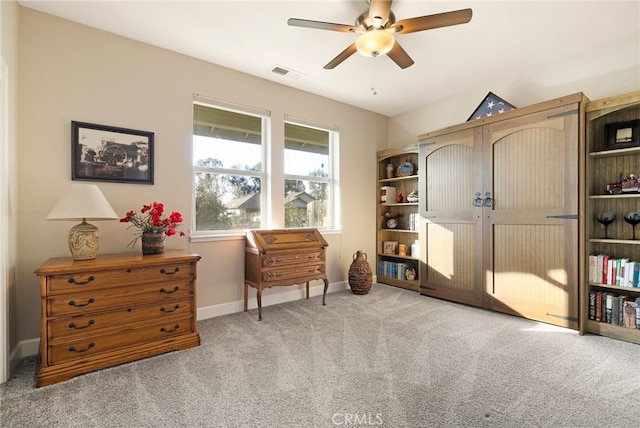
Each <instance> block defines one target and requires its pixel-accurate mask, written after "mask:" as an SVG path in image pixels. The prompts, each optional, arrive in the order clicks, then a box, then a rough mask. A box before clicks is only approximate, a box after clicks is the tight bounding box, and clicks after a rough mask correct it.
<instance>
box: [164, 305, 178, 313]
mask: <svg viewBox="0 0 640 428" xmlns="http://www.w3.org/2000/svg"><path fill="white" fill-rule="evenodd" d="M178 309H180V305H175V306H174V307H173V309H167V308H165V307H164V306H163V307H161V308H160V312H165V313H167V314H170V313H171V312H175V311H177V310H178Z"/></svg>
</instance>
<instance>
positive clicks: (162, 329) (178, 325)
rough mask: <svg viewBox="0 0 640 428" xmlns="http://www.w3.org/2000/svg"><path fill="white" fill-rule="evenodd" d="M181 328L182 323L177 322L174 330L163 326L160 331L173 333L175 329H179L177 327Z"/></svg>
mask: <svg viewBox="0 0 640 428" xmlns="http://www.w3.org/2000/svg"><path fill="white" fill-rule="evenodd" d="M179 328H180V324H176V325H175V326H174V327H173V330H167V329H166V328H164V327H162V328H161V329H160V331H161V332H163V333H173V332H174V331H176V330H177V329H179Z"/></svg>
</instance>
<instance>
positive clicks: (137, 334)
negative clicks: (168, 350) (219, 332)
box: [47, 317, 193, 364]
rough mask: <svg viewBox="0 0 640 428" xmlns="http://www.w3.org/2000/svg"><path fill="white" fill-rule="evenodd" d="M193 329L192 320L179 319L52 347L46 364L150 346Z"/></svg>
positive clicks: (188, 318) (50, 345)
mask: <svg viewBox="0 0 640 428" xmlns="http://www.w3.org/2000/svg"><path fill="white" fill-rule="evenodd" d="M191 325H192V317H186V318H178V319H175V320H171V321H169V320H167V321H166V322H163V323H158V324H154V325H147V326H144V327H140V328H134V329H131V330H127V331H123V332H118V333H112V334H105V335H96V336H93V337H88V338H84V339H78V340H69V341H65V342H63V343H57V344H51V343H49V346H48V352H47V355H48V362H47V363H48V364H58V363H63V362H66V361H73V360H79V359H85V358H87V357H89V356H93V355H97V354H101V353H103V352H108V351H113V350H116V349H119V348H123V347H126V346H130V345H138V344H141V343H149V342H154V341H157V340H161V339H167V338H170V337H174V336H179V335H181V334H186V333H191V332H192V331H193V330H192V328H191Z"/></svg>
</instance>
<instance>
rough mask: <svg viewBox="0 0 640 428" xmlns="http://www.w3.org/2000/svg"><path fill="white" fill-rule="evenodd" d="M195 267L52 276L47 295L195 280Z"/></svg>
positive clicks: (175, 265)
mask: <svg viewBox="0 0 640 428" xmlns="http://www.w3.org/2000/svg"><path fill="white" fill-rule="evenodd" d="M191 266H192V265H191V264H190V263H171V262H167V263H166V264H163V265H154V266H138V267H135V266H133V267H123V268H118V269H109V270H101V271H97V272H92V271H85V272H78V273H72V274H65V275H52V276H50V277H49V278H48V280H47V294H48V295H53V294H64V293H76V292H78V291H83V290H98V289H104V288H110V287H118V286H121V285H136V284H142V283H149V282H160V281H167V280H180V279H192V278H193V277H194V272H193V271H192V268H191Z"/></svg>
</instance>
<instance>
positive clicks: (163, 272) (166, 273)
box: [160, 267, 180, 275]
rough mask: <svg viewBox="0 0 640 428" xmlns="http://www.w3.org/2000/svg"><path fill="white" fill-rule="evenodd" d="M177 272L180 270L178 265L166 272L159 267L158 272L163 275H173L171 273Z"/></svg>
mask: <svg viewBox="0 0 640 428" xmlns="http://www.w3.org/2000/svg"><path fill="white" fill-rule="evenodd" d="M178 272H180V268H179V267H177V268H175V269H174V270H173V272H167V271H166V270H165V269H164V268H162V269H160V273H161V274H163V275H173V274H176V273H178Z"/></svg>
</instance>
